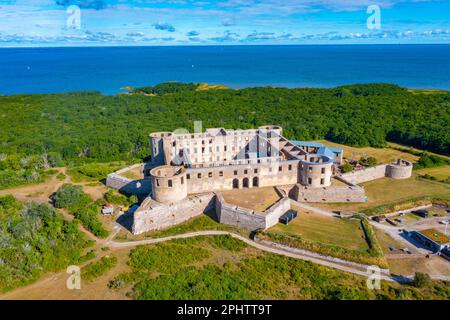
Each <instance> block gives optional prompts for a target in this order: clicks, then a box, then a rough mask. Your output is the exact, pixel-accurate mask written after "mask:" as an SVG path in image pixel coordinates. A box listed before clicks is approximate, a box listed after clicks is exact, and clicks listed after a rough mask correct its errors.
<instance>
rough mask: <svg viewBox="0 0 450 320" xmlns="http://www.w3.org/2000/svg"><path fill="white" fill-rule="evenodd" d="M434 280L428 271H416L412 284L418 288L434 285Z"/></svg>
mask: <svg viewBox="0 0 450 320" xmlns="http://www.w3.org/2000/svg"><path fill="white" fill-rule="evenodd" d="M432 283H433V281H432V280H431V277H430V275H429V274H428V273H423V272H416V273H415V275H414V279H413V280H412V282H411V284H412V285H413V286H415V287H417V288H427V287H430V286H431V285H432Z"/></svg>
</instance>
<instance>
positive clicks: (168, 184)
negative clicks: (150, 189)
mask: <svg viewBox="0 0 450 320" xmlns="http://www.w3.org/2000/svg"><path fill="white" fill-rule="evenodd" d="M180 181H181V184H184V177H181V179H180ZM156 185H157V186H158V187H161V185H162V183H161V181H160V179H156ZM167 186H168V187H169V188H172V187H173V181H172V179H169V180H167Z"/></svg>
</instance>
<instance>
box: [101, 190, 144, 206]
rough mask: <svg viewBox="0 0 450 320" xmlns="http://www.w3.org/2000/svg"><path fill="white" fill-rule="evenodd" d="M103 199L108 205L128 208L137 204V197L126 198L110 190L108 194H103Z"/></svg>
mask: <svg viewBox="0 0 450 320" xmlns="http://www.w3.org/2000/svg"><path fill="white" fill-rule="evenodd" d="M104 198H105V200H106V201H107V202H109V203H114V204H118V205H123V206H130V205H132V204H135V203H136V202H138V199H137V196H135V195H132V196H130V197H127V196H124V195H123V194H120V193H118V192H117V191H115V190H112V189H110V190H108V192H106V193H105V195H104Z"/></svg>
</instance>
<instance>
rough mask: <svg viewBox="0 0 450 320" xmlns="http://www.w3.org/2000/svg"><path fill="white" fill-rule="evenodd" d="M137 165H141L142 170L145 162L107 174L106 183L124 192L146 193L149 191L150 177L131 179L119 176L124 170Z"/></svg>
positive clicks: (137, 166)
mask: <svg viewBox="0 0 450 320" xmlns="http://www.w3.org/2000/svg"><path fill="white" fill-rule="evenodd" d="M139 167H142V170H144V167H145V164H144V163H138V164H134V165H132V166H129V167H126V168H123V169H120V170H118V171H116V172H113V173H111V174H109V175H108V176H107V177H106V185H107V186H108V187H110V188H113V189H116V190H119V191H120V192H122V193H126V194H135V195H148V194H149V193H150V191H151V183H150V179H148V178H146V179H140V180H131V179H128V178H125V177H123V176H121V174H123V173H124V172H126V171H129V170H132V169H135V168H139Z"/></svg>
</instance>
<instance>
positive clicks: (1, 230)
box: [0, 196, 87, 292]
mask: <svg viewBox="0 0 450 320" xmlns="http://www.w3.org/2000/svg"><path fill="white" fill-rule="evenodd" d="M86 245H87V242H86V241H85V240H84V236H83V234H82V233H81V232H80V231H79V230H78V228H77V225H76V223H75V222H67V221H65V220H64V218H63V216H62V215H61V214H60V213H58V212H57V211H56V210H55V209H53V208H51V207H49V206H48V205H44V204H36V203H31V204H27V205H23V204H21V203H20V202H19V201H17V200H16V199H15V198H14V197H12V196H7V197H0V292H5V291H8V290H10V289H13V288H16V287H19V286H22V285H25V284H28V283H30V282H32V281H34V280H36V279H37V278H38V277H39V276H41V275H42V274H43V273H45V272H49V271H55V272H56V271H59V270H61V269H63V268H65V267H67V266H68V265H70V264H76V263H78V262H79V260H80V256H81V254H82V252H83V250H84V248H85V247H86Z"/></svg>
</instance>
